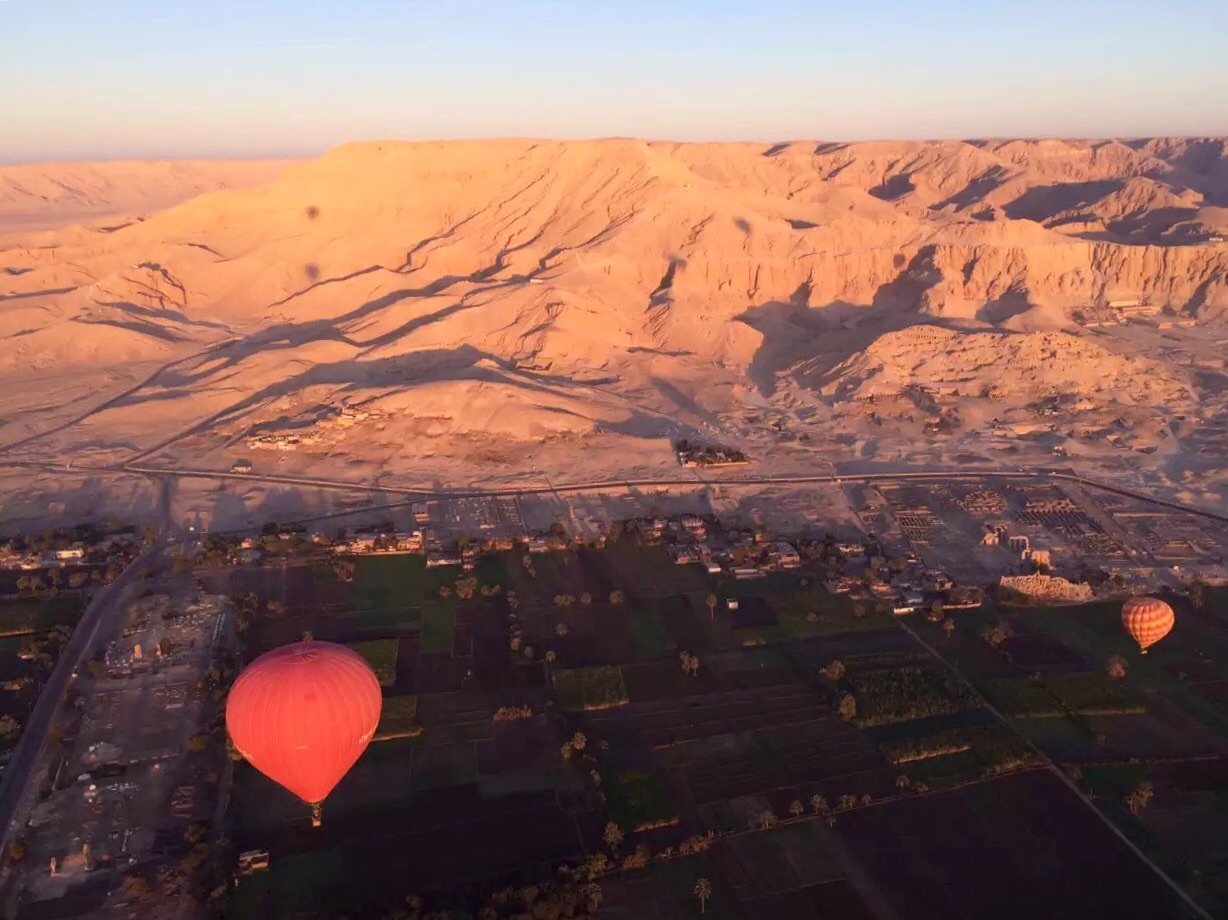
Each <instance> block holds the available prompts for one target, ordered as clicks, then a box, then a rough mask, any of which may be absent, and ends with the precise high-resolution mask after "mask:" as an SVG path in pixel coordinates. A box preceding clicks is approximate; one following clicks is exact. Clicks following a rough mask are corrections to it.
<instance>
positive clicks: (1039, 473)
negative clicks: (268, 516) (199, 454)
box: [0, 460, 1228, 524]
mask: <svg viewBox="0 0 1228 920" xmlns="http://www.w3.org/2000/svg"><path fill="white" fill-rule="evenodd" d="M0 467H15V468H19V469H41V470H48V471H61V472H62V471H65V470H66V467H65V466H64V465H62V464H59V463H48V462H46V461H37V460H0ZM73 469H77V470H82V471H85V470H89V471H93V472H107V473H132V474H137V475H144V476H152V477H155V478H159V479H164V480H165V479H173V478H187V479H212V480H240V481H245V482H260V483H270V484H273V485H288V486H305V487H308V488H318V489H330V490H335V491H343V492H371V493H383V494H390V495H404V496H407V499H406V500H407V501H412V500H418V501H423V500H426V499H440V498H449V499H457V498H491V497H495V496H509V495H558V494H565V493H576V492H599V491H608V490H611V489H651V488H663V487H668V486H682V487H692V488H693V487H695V486H697V485H709V486H722V485H724V486H737V485H819V484H823V483H842V482H862V483H868V482H893V481H908V480H920V481H940V480H948V481H950V480H955V481H958V480H979V479H1037V478H1047V479H1056V480H1065V481H1067V482H1075V483H1079V484H1080V485H1084V486H1087V487H1089V488H1093V489H1100V490H1102V491H1105V492H1112V493H1114V494H1116V495H1121V496H1123V497H1126V498H1132V499H1134V500H1136V501H1141V502H1147V503H1149V504H1152V505H1156V506H1158V507H1162V508H1169V509H1171V510H1174V511H1182V512H1185V513H1186V514H1193V515H1197V516H1199V517H1202V518H1207V519H1209V520H1213V521H1217V522H1219V523H1221V524H1228V514H1220V513H1219V512H1215V511H1208V510H1206V509H1203V508H1198V507H1194V506H1192V505H1183V504H1181V503H1180V502H1174V501H1169V500H1167V499H1163V498H1156V497H1155V496H1153V495H1148V494H1147V493H1145V492H1137V491H1134V490H1133V489H1127V488H1124V487H1122V486H1115V485H1111V484H1109V483H1105V482H1100V481H1099V480H1096V479H1089V478H1087V477H1085V476H1080V475H1078V474H1077V473H1075V471H1074V470H1073V469H1064V470H1062V469H1054V468H1052V467H1036V468H1032V469H1017V470H980V469H957V468H946V469H932V470H907V471H899V472H891V471H884V472H873V473H827V474H822V475H778V476H772V475H762V476H732V475H731V476H725V477H720V476H714V475H711V471H710V474H709V476H708V478H706V479H702V480H700V479H696V478H695V476H694V474H691V475H690V476H687V477H672V478H666V479H604V480H594V481H591V482H579V483H570V484H563V485H555V484H551V485H544V486H532V485H525V486H517V485H514V484H509V485H506V486H502V487H499V488H493V489H443V490H440V489H431V488H418V487H410V486H391V485H370V484H366V483H361V482H346V481H345V480H339V479H314V478H310V477H301V476H271V475H267V474H258V473H231V472H224V471H219V470H205V469H190V468H175V467H156V466H147V465H138V464H116V465H113V466H78V467H73ZM355 510H356V511H361V510H362V509H355ZM353 513H355V511H347V512H344V514H353ZM328 516H340V515H328Z"/></svg>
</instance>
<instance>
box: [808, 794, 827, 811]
mask: <svg viewBox="0 0 1228 920" xmlns="http://www.w3.org/2000/svg"><path fill="white" fill-rule="evenodd" d="M810 808H811V810H812V811H813V812H814V813H815V814H816V815H821V814H826V813H827V812H828V811H830V810H831V809H830V808H829V807H828V805H827V799H825V798H823V796H821V795H819V794H818V793H815V794H814V795H812V796H811V797H810Z"/></svg>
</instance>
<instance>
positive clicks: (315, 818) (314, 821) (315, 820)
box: [311, 802, 323, 827]
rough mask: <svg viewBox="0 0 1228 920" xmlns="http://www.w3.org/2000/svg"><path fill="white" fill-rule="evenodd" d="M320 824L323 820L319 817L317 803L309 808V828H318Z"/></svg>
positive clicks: (318, 805) (318, 804)
mask: <svg viewBox="0 0 1228 920" xmlns="http://www.w3.org/2000/svg"><path fill="white" fill-rule="evenodd" d="M322 822H323V818H322V817H321V815H320V803H319V802H317V803H316V804H314V805H312V806H311V826H312V827H319V826H320V824H321V823H322Z"/></svg>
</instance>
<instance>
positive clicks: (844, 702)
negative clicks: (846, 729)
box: [836, 693, 857, 722]
mask: <svg viewBox="0 0 1228 920" xmlns="http://www.w3.org/2000/svg"><path fill="white" fill-rule="evenodd" d="M836 711H837V712H838V713H840V718H842V719H843V720H844V721H845V722H851V721H852V720H853V719H855V718H857V698H856V697H855V696H853V694H851V693H846V694H844V696H842V697H840V704H839V706H838V707H837V708H836Z"/></svg>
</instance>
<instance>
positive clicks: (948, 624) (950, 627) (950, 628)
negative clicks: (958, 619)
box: [942, 617, 955, 639]
mask: <svg viewBox="0 0 1228 920" xmlns="http://www.w3.org/2000/svg"><path fill="white" fill-rule="evenodd" d="M942 629H943V631H944V632H945V633H946V634H947V638H948V639H950V638H951V636H953V635H955V621H954V620H952V619H951V618H950V617H947V618H946V619H945V620H943V621H942Z"/></svg>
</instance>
